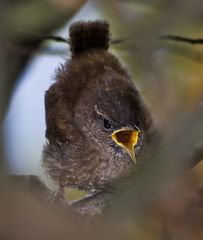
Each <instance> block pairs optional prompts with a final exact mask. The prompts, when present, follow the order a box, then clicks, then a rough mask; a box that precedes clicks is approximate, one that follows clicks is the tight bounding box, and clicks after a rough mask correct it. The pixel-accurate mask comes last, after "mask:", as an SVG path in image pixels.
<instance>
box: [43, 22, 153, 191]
mask: <svg viewBox="0 0 203 240" xmlns="http://www.w3.org/2000/svg"><path fill="white" fill-rule="evenodd" d="M109 38H110V34H109V25H108V23H107V22H102V21H94V22H78V23H75V24H73V25H72V26H71V28H70V45H71V52H72V57H71V59H70V60H69V61H67V62H66V63H65V64H64V65H62V66H61V67H60V68H59V69H58V71H57V74H56V82H55V83H54V84H53V85H52V86H51V87H50V88H49V90H48V91H47V92H46V97H45V108H46V125H47V130H46V137H47V139H48V142H47V145H46V146H45V148H44V154H43V164H44V167H45V169H46V171H47V173H48V174H49V175H50V176H51V178H52V179H53V180H55V181H56V182H57V184H59V185H60V186H61V187H77V188H79V189H85V190H88V191H93V190H98V189H101V188H104V187H105V186H106V185H109V184H111V183H113V182H114V181H116V180H118V179H121V178H123V177H126V176H128V175H129V174H130V173H131V172H133V171H134V170H135V169H136V164H137V162H139V160H140V159H141V156H142V153H143V152H144V151H145V150H146V149H147V144H148V142H149V135H150V129H151V126H152V120H151V116H150V114H149V111H148V110H147V108H146V106H145V104H144V101H143V99H142V97H141V95H140V92H139V90H138V89H137V88H136V86H135V85H134V83H133V81H132V79H131V77H130V75H129V74H128V72H127V70H126V68H124V67H123V66H122V64H121V63H120V61H119V60H118V58H117V57H115V56H114V55H113V54H111V53H110V52H108V51H107V50H108V47H109Z"/></svg>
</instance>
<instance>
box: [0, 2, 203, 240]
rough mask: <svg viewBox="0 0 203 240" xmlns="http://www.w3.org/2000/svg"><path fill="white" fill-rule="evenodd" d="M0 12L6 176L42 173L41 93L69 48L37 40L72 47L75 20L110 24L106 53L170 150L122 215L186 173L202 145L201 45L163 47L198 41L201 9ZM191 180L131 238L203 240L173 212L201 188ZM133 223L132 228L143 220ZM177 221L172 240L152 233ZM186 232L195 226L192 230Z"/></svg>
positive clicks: (198, 5)
mask: <svg viewBox="0 0 203 240" xmlns="http://www.w3.org/2000/svg"><path fill="white" fill-rule="evenodd" d="M0 4H1V6H0V22H1V25H2V26H1V28H0V31H1V34H0V97H1V99H0V104H1V109H0V116H1V124H2V129H1V149H2V150H1V160H2V161H1V164H2V166H3V167H2V168H1V169H2V171H4V172H6V173H8V172H9V173H17V174H35V175H42V174H43V170H42V169H41V151H42V148H43V144H44V143H45V141H46V139H45V137H44V133H45V118H44V114H45V113H44V93H45V91H46V90H47V89H48V87H49V86H50V85H51V84H52V83H53V81H54V73H55V70H56V68H57V66H59V65H60V64H61V63H63V62H64V61H66V60H67V59H68V58H69V49H68V45H67V44H64V43H60V42H53V41H44V40H43V39H44V38H45V37H46V36H47V35H55V36H62V37H63V38H65V39H66V38H68V27H69V25H70V24H71V22H73V21H76V20H90V19H106V20H108V21H109V23H110V26H111V32H112V38H113V39H115V40H116V39H123V40H122V41H119V43H118V44H112V46H111V51H113V52H114V53H115V54H116V55H117V56H119V57H120V59H121V60H122V61H123V63H124V64H125V65H126V66H127V67H128V68H129V70H130V72H131V75H132V76H133V79H134V80H135V82H136V84H137V85H138V87H139V88H140V90H141V92H142V94H143V97H144V98H145V101H146V102H147V104H148V106H149V108H150V110H151V111H152V113H153V116H154V119H155V121H156V123H157V125H158V126H159V128H160V130H161V131H162V132H163V135H164V136H167V144H166V145H167V147H166V145H164V148H162V150H161V151H158V152H157V153H156V154H155V158H156V159H157V161H155V162H156V164H154V165H153V167H151V168H150V169H149V174H146V173H145V174H144V175H141V177H140V178H139V180H138V181H137V185H136V186H137V187H138V192H136V193H135V192H134V195H133V194H132V193H131V196H132V198H133V196H134V197H136V201H134V202H132V201H131V202H128V203H129V204H128V208H127V209H125V210H124V211H125V212H128V213H129V212H131V213H132V211H131V210H132V208H133V213H135V212H136V211H138V209H141V206H143V204H144V203H145V202H146V201H147V202H148V201H149V200H151V198H152V196H153V195H154V191H156V190H157V189H156V187H157V186H160V185H161V183H162V181H163V179H164V178H165V176H169V175H170V176H172V178H173V176H174V175H173V174H171V173H172V172H173V171H175V170H177V169H180V168H181V167H185V165H187V163H186V158H185V157H183V156H182V155H183V153H186V152H187V151H188V150H191V151H193V148H194V147H196V146H203V145H202V144H203V124H202V123H203V118H200V116H199V115H196V110H197V106H198V105H199V103H200V102H201V99H202V97H203V67H202V66H203V45H202V44H190V43H184V42H176V41H172V40H167V39H163V36H166V35H168V34H173V35H178V36H183V37H188V38H193V39H199V38H203V31H202V23H203V2H202V1H201V0H193V1H191V0H186V1H184V2H183V1H181V0H177V1H171V0H153V1H147V0H142V1H139V0H134V1H133V0H125V1H122V0H112V1H107V0H103V1H102V0H95V1H93V0H92V1H85V0H43V1H42V0H35V1H32V0H29V1H28V0H2V1H1V3H0ZM189 152H190V151H189ZM200 153H201V152H200ZM163 159H164V163H163V161H162V160H163ZM201 159H203V155H201V154H200V155H198V159H196V160H195V161H197V162H199V160H201ZM160 162H162V164H160ZM147 173H148V172H147ZM202 173H203V171H202V165H200V167H199V168H198V170H197V168H195V169H194V172H193V173H192V179H194V177H195V181H196V182H197V185H198V188H199V187H200V188H201V186H202V185H201V184H202V183H203V181H202V179H203V178H202ZM146 176H147V177H146ZM184 177H185V176H184ZM190 177H191V172H190ZM190 177H189V178H187V180H186V181H184V180H182V178H181V181H179V180H178V181H177V182H176V184H175V185H176V186H179V188H177V189H176V191H175V193H174V192H172V194H169V195H173V194H174V195H173V196H174V198H173V199H171V198H170V197H169V196H168V195H167V194H166V192H167V191H166V192H165V187H166V186H164V188H163V189H164V190H163V192H162V193H163V194H161V196H162V197H161V200H160V202H159V204H158V205H156V204H155V206H154V207H153V209H152V210H150V217H149V216H148V218H147V220H146V219H145V220H146V221H144V225H142V227H141V228H139V226H138V225H136V230H135V228H131V226H132V224H131V223H130V224H129V221H126V222H127V223H128V224H127V229H128V231H127V235H128V237H129V239H180V238H178V237H177V236H179V237H180V236H181V239H203V238H201V237H203V233H202V232H201V231H200V228H198V227H201V226H202V224H203V221H202V216H201V215H200V216H199V213H200V211H199V210H198V220H197V219H196V218H195V220H194V219H193V220H194V221H193V222H192V223H191V222H190V221H187V223H183V221H182V218H179V215H181V214H182V213H183V212H184V211H183V210H182V211H183V212H181V214H179V212H178V210H180V209H183V208H182V207H181V206H182V205H184V204H183V202H184V203H185V198H184V196H185V195H187V197H188V195H193V193H194V189H195V190H196V189H197V185H195V187H194V186H193V184H192V183H191V182H193V180H191V179H190ZM190 180H191V181H190ZM153 184H154V185H153ZM139 186H140V188H139ZM153 186H156V187H155V188H154V187H153ZM143 189H144V190H143ZM168 192H169V193H170V191H168ZM177 192H178V193H177ZM180 195H181V196H183V201H180V202H179V203H178V204H179V205H178V204H177V201H176V200H177V198H179V197H180ZM129 196H130V195H129V193H127V195H126V198H124V200H122V201H126V199H128V200H129ZM137 196H139V197H137ZM195 196H196V195H195ZM133 199H134V198H133ZM187 199H188V198H187ZM119 203H121V202H119ZM201 204H202V202H201ZM157 206H159V207H158V208H157ZM160 206H161V207H160ZM130 209H131V210H130ZM166 209H169V210H168V211H166ZM117 210H118V209H117ZM117 210H115V211H117ZM145 211H146V209H145ZM173 211H174V212H173ZM138 212H139V213H140V210H139V211H138ZM136 213H137V212H136ZM142 213H143V212H142ZM173 213H174V214H173ZM184 214H185V213H184ZM184 214H183V215H184ZM135 215H136V217H135V219H138V218H139V216H140V215H139V214H135ZM173 215H174V216H175V219H176V220H175V221H173V225H176V224H177V222H178V224H179V225H178V224H177V225H178V226H179V231H177V229H175V230H174V228H173V230H174V232H175V238H167V237H166V238H165V237H164V238H161V237H160V238H157V235H156V234H158V233H160V231H162V230H163V229H162V230H160V229H161V227H160V225H161V223H160V222H163V221H165V220H166V219H173ZM177 215H178V220H177V218H176V217H177ZM116 216H117V215H116ZM119 216H120V215H119ZM142 216H143V215H142ZM155 216H156V217H155ZM159 216H161V220H160V218H158V217H159ZM181 216H182V215H181ZM184 216H185V215H184ZM186 219H187V218H186ZM190 219H191V218H190ZM173 220H174V219H173ZM184 224H185V225H184ZM133 226H134V225H133ZM143 226H144V227H143ZM188 226H190V227H191V226H192V227H191V231H189V230H188ZM169 228H170V227H169ZM196 228H197V229H196ZM143 229H144V230H143ZM146 229H148V230H149V231H146ZM180 229H181V230H180ZM165 230H166V229H164V230H163V231H165ZM186 230H187V231H186ZM135 231H136V234H135ZM124 235H125V234H124ZM125 236H126V235H125ZM135 236H136V237H138V238H135ZM140 236H142V238H140ZM158 236H160V235H158ZM164 236H166V235H164ZM183 236H184V237H183ZM124 239H126V238H124Z"/></svg>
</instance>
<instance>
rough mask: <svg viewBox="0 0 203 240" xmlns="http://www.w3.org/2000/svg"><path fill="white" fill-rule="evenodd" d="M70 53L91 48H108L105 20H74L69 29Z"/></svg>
mask: <svg viewBox="0 0 203 240" xmlns="http://www.w3.org/2000/svg"><path fill="white" fill-rule="evenodd" d="M69 35H70V50H71V52H72V55H73V56H75V55H79V54H82V53H84V52H86V51H89V50H91V49H98V48H100V49H104V50H108V48H109V40H110V32H109V24H108V22H106V21H99V20H98V21H94V22H91V21H88V22H82V21H79V22H76V23H74V24H73V25H71V27H70V30H69Z"/></svg>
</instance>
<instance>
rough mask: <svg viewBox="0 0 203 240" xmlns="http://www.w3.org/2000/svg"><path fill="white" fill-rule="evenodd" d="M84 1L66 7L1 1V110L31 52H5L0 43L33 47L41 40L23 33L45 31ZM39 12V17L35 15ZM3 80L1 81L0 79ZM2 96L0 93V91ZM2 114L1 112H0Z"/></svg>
mask: <svg viewBox="0 0 203 240" xmlns="http://www.w3.org/2000/svg"><path fill="white" fill-rule="evenodd" d="M84 3H85V0H77V1H74V4H73V3H71V4H70V5H68V4H66V7H65V8H64V6H62V5H61V4H57V3H56V2H54V1H48V0H35V1H32V0H29V1H24V0H18V1H14V0H10V1H2V3H1V8H0V22H1V23H2V25H3V26H2V27H1V38H0V45H1V49H0V57H1V60H2V61H0V63H1V71H4V73H3V74H4V77H3V78H1V84H2V85H4V86H2V88H1V89H4V90H3V91H4V100H2V101H1V103H3V101H4V104H3V105H2V108H1V109H2V113H4V112H5V109H6V106H7V103H8V99H9V96H10V93H11V91H12V88H13V86H14V84H15V81H16V79H17V76H18V75H19V73H20V72H21V70H22V69H23V67H24V66H25V64H26V62H27V60H28V59H29V57H30V56H31V54H32V53H29V52H28V53H27V54H24V55H22V54H19V53H18V52H9V51H8V49H6V48H4V47H2V44H3V43H8V44H11V45H18V46H19V47H24V46H26V47H27V48H32V49H37V47H38V46H39V44H40V43H41V41H42V38H39V36H38V37H36V36H34V35H28V34H24V33H23V32H22V31H19V29H23V31H25V32H30V33H32V32H39V33H41V34H42V35H47V34H49V33H50V32H51V31H53V30H54V29H57V28H59V27H60V26H62V25H63V24H64V23H65V22H67V21H68V19H70V18H71V17H72V16H73V14H74V13H75V12H76V11H78V9H79V8H80V7H81V6H82V5H83V4H84ZM39 16H40V17H39ZM2 80H3V82H2ZM1 96H2V95H1ZM1 117H2V115H1Z"/></svg>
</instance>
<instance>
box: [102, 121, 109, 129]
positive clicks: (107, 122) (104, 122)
mask: <svg viewBox="0 0 203 240" xmlns="http://www.w3.org/2000/svg"><path fill="white" fill-rule="evenodd" d="M103 124H104V128H106V129H110V128H111V121H109V120H107V119H104V120H103Z"/></svg>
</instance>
